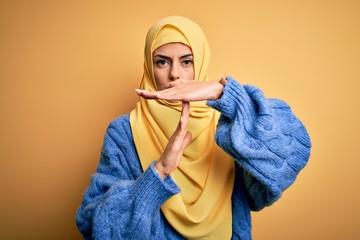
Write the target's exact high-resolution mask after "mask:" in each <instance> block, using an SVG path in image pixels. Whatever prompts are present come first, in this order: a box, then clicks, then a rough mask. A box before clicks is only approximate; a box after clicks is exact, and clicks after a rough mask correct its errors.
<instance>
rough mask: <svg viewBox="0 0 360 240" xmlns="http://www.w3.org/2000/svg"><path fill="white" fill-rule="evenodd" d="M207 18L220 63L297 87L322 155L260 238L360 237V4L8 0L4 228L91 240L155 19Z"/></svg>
mask: <svg viewBox="0 0 360 240" xmlns="http://www.w3.org/2000/svg"><path fill="white" fill-rule="evenodd" d="M175 14H176V15H183V16H186V17H189V18H191V19H193V20H194V21H196V22H198V23H199V25H200V26H202V28H203V29H204V31H205V33H206V35H207V37H208V40H209V43H210V47H211V49H212V61H211V65H210V71H209V75H210V78H212V79H217V78H218V77H219V76H221V75H223V74H230V75H232V76H233V77H235V78H236V79H237V80H238V81H240V82H241V83H249V84H253V85H257V86H259V87H260V88H261V89H262V90H263V91H264V92H265V94H266V95H267V96H268V97H277V98H281V99H284V100H285V101H287V102H288V103H289V104H290V105H291V106H292V109H293V110H294V112H295V113H296V114H297V116H298V117H299V118H300V119H301V120H302V121H303V123H304V124H305V125H306V127H307V129H308V131H309V133H310V136H311V139H312V143H313V149H312V154H311V159H310V162H309V164H308V165H307V167H306V168H305V169H304V170H303V171H302V172H301V174H300V175H299V177H298V179H297V181H296V182H295V184H294V185H293V186H292V187H291V188H290V189H288V190H287V191H286V192H285V193H284V195H283V197H282V198H281V199H280V200H279V201H278V202H277V203H275V204H274V205H273V206H272V207H270V208H266V209H264V210H263V211H261V212H258V213H254V214H253V236H254V239H256V240H260V239H277V240H279V239H327V240H329V239H360V231H359V226H360V220H359V215H360V211H359V210H360V207H359V203H360V202H359V201H360V193H359V192H360V191H359V180H360V177H359V176H360V174H359V168H360V151H359V149H360V146H359V143H360V127H359V124H360V121H359V120H360V114H359V113H360V97H359V95H360V94H359V90H360V88H359V87H360V79H359V77H360V34H359V33H360V4H359V1H350V0H334V1H332V0H323V1H319V0H305V1H290V0H289V1H285V0H274V1H259V0H254V1H242V0H240V1H239V0H234V1H226V0H223V1H208V0H201V1H200V0H189V1H187V0H183V1H133V0H132V1H130V0H129V1H124V0H123V1H120V0H118V1H57V2H56V1H20V0H18V1H16V0H14V1H10V0H9V1H6V0H1V2H0V110H1V118H0V133H1V135H0V154H1V155H0V156H1V166H0V203H1V204H0V234H1V239H81V237H80V234H79V233H78V232H77V230H76V227H75V213H76V210H77V208H78V207H79V205H80V203H81V199H82V196H83V192H84V190H85V188H86V187H87V186H88V183H89V178H90V175H91V174H92V173H93V172H94V171H95V167H96V166H97V163H98V160H99V153H100V148H101V145H102V141H103V136H104V132H105V130H106V127H107V125H108V123H109V122H110V121H111V120H112V119H114V118H115V117H117V116H119V115H121V114H125V113H128V112H129V111H130V110H131V109H132V108H133V107H134V106H135V103H136V101H137V97H136V95H135V92H134V89H135V88H137V87H138V85H139V82H140V78H141V75H142V64H143V60H142V57H143V44H144V38H145V34H146V31H147V29H148V28H149V27H150V26H151V25H152V24H153V23H154V22H155V21H157V20H158V19H160V18H162V17H165V16H168V15H175Z"/></svg>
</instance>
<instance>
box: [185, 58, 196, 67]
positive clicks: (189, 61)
mask: <svg viewBox="0 0 360 240" xmlns="http://www.w3.org/2000/svg"><path fill="white" fill-rule="evenodd" d="M193 63H194V61H193V60H191V59H186V60H184V61H183V64H184V65H185V66H190V65H192V64H193Z"/></svg>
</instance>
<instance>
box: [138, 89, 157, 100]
mask: <svg viewBox="0 0 360 240" xmlns="http://www.w3.org/2000/svg"><path fill="white" fill-rule="evenodd" d="M135 92H136V94H137V95H139V96H140V97H143V98H145V99H158V98H159V97H158V95H159V94H158V92H150V91H147V90H141V89H135Z"/></svg>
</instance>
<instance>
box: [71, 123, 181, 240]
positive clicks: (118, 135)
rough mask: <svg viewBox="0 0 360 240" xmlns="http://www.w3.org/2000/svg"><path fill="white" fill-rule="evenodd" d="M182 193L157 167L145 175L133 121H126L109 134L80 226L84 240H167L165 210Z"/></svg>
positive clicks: (79, 217)
mask: <svg viewBox="0 0 360 240" xmlns="http://www.w3.org/2000/svg"><path fill="white" fill-rule="evenodd" d="M178 192H179V188H178V187H177V186H176V185H175V183H174V182H173V181H172V179H171V178H170V177H166V178H165V179H164V181H163V180H162V179H161V178H160V177H159V175H158V174H157V173H156V171H155V169H154V163H153V164H152V165H151V166H150V167H149V168H148V169H147V170H146V171H145V172H143V173H142V170H141V166H140V164H139V160H138V157H137V153H136V150H135V146H134V143H133V140H132V137H131V131H130V127H129V123H128V118H122V119H119V120H117V121H114V122H113V123H111V124H110V126H109V128H108V130H107V133H106V135H105V140H104V145H103V149H102V153H101V160H100V163H99V166H98V168H97V172H96V173H95V174H94V175H93V176H92V179H91V183H90V186H89V188H88V189H87V191H86V192H85V195H84V199H83V203H82V205H81V207H80V208H79V210H78V213H77V217H76V222H77V225H78V228H79V230H80V231H81V233H82V234H83V236H84V238H85V239H93V238H94V239H114V238H115V239H141V238H143V239H151V238H154V237H155V238H165V237H164V234H165V233H164V231H165V230H164V229H165V228H166V226H164V224H166V223H165V222H164V221H163V220H162V219H161V212H160V206H161V205H162V204H163V203H164V202H165V201H166V200H167V199H168V198H169V197H171V196H172V195H174V194H176V193H178Z"/></svg>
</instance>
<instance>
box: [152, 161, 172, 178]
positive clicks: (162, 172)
mask: <svg viewBox="0 0 360 240" xmlns="http://www.w3.org/2000/svg"><path fill="white" fill-rule="evenodd" d="M154 169H155V171H156V172H157V173H158V174H159V176H160V177H161V178H162V179H163V180H164V179H165V178H166V177H167V176H168V175H169V174H166V173H165V170H164V167H163V166H162V164H161V163H160V161H156V162H155V164H154Z"/></svg>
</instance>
